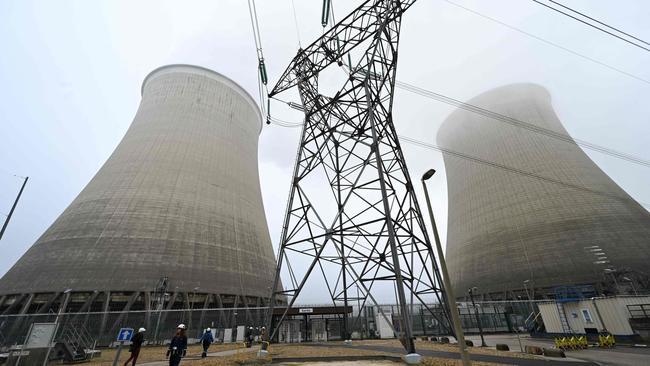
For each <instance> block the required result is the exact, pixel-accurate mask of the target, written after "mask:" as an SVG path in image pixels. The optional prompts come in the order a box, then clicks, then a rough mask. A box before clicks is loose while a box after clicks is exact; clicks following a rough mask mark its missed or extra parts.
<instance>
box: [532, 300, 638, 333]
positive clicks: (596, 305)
mask: <svg viewBox="0 0 650 366" xmlns="http://www.w3.org/2000/svg"><path fill="white" fill-rule="evenodd" d="M538 308H539V311H540V316H541V318H542V321H543V322H544V326H545V330H546V333H547V334H551V335H562V334H586V335H598V334H599V333H603V332H607V333H610V334H613V335H614V336H615V337H616V339H617V341H632V342H638V341H642V340H643V339H646V340H647V339H650V296H614V297H595V298H591V299H572V300H571V301H558V302H545V303H540V304H538Z"/></svg>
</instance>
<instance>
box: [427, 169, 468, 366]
mask: <svg viewBox="0 0 650 366" xmlns="http://www.w3.org/2000/svg"><path fill="white" fill-rule="evenodd" d="M435 173H436V171H435V169H429V170H427V172H426V173H424V175H422V187H423V188H424V197H425V199H426V201H427V208H428V209H429V217H430V218H431V227H432V229H433V237H434V239H435V242H436V250H437V252H438V260H439V261H440V271H441V272H442V282H443V285H444V286H445V292H446V293H447V296H446V297H447V304H448V305H449V312H450V313H451V321H452V323H453V325H454V330H455V332H456V339H457V340H458V348H459V349H460V357H461V359H462V361H463V366H469V365H471V364H472V361H470V359H469V353H468V352H467V345H466V344H465V336H464V335H463V327H462V326H461V325H460V317H459V316H458V306H456V296H454V290H453V289H452V287H451V282H450V281H449V273H448V272H447V263H446V262H445V256H444V254H443V253H442V245H441V244H440V236H439V235H438V228H437V227H436V220H435V219H434V217H433V209H432V208H431V201H430V200H429V191H428V190H427V184H426V183H425V181H427V180H428V179H429V178H431V177H432V176H433V175H434V174H435Z"/></svg>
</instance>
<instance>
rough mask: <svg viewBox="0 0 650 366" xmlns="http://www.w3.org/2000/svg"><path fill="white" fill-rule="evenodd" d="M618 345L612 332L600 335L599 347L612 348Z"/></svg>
mask: <svg viewBox="0 0 650 366" xmlns="http://www.w3.org/2000/svg"><path fill="white" fill-rule="evenodd" d="M615 346H616V339H614V336H613V335H611V334H601V335H599V336H598V347H602V348H612V347H615Z"/></svg>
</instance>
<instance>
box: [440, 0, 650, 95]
mask: <svg viewBox="0 0 650 366" xmlns="http://www.w3.org/2000/svg"><path fill="white" fill-rule="evenodd" d="M442 1H444V2H446V3H448V4H450V5H453V6H455V7H457V8H459V9H463V10H465V11H467V12H469V13H472V14H474V15H477V16H480V17H481V18H484V19H487V20H489V21H491V22H493V23H496V24H499V25H501V26H503V27H506V28H508V29H510V30H513V31H515V32H519V33H521V34H523V35H525V36H528V37H530V38H532V39H535V40H537V41H539V42H542V43H545V44H547V45H549V46H552V47H555V48H557V49H560V50H562V51H565V52H568V53H570V54H572V55H574V56H578V57H580V58H582V59H585V60H587V61H590V62H593V63H595V64H597V65H600V66H603V67H606V68H608V69H610V70H612V71H616V72H618V73H619V74H622V75H625V76H628V77H630V78H633V79H636V80H638V81H641V82H643V83H646V84H650V80H647V79H644V78H642V77H640V76H637V75H634V74H632V73H629V72H627V71H624V70H622V69H619V68H617V67H614V66H612V65H609V64H606V63H604V62H602V61H598V60H596V59H595V58H592V57H589V56H586V55H583V54H581V53H578V52H576V51H574V50H572V49H570V48H567V47H564V46H561V45H559V44H557V43H554V42H551V41H549V40H547V39H544V38H542V37H539V36H536V35H534V34H532V33H529V32H526V31H525V30H523V29H520V28H517V27H515V26H512V25H510V24H507V23H504V22H502V21H500V20H498V19H495V18H492V17H490V16H488V15H485V14H482V13H479V12H478V11H476V10H473V9H470V8H467V7H465V6H463V5H460V4H457V3H455V2H453V1H450V0H442Z"/></svg>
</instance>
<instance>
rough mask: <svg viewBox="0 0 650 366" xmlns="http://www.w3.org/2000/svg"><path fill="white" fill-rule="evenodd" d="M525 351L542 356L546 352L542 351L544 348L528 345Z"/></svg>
mask: <svg viewBox="0 0 650 366" xmlns="http://www.w3.org/2000/svg"><path fill="white" fill-rule="evenodd" d="M524 351H525V352H526V353H529V354H531V355H541V354H543V353H544V352H543V351H542V348H541V347H537V346H530V345H526V347H525V348H524Z"/></svg>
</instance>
